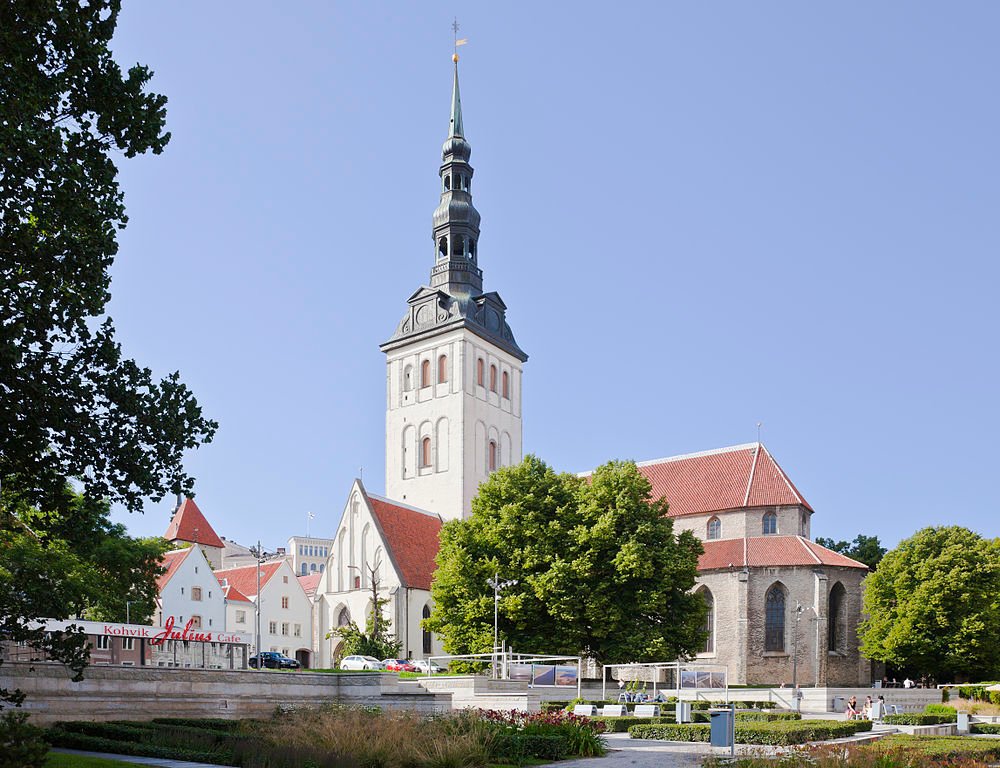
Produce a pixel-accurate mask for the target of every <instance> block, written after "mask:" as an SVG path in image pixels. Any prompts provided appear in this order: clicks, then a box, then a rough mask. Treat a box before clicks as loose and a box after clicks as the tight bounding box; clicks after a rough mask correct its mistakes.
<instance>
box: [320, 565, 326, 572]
mask: <svg viewBox="0 0 1000 768" xmlns="http://www.w3.org/2000/svg"><path fill="white" fill-rule="evenodd" d="M325 570H326V565H325V564H323V563H320V564H319V572H320V573H323V571H325Z"/></svg>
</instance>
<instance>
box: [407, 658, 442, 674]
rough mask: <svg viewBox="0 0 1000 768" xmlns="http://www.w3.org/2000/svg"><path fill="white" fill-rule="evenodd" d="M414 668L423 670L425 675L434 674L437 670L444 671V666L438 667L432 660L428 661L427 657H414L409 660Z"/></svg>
mask: <svg viewBox="0 0 1000 768" xmlns="http://www.w3.org/2000/svg"><path fill="white" fill-rule="evenodd" d="M410 663H411V664H413V666H414V667H415V668H416V671H417V672H423V673H424V674H425V675H436V674H438V673H439V672H446V671H447V670H446V669H445V668H444V667H439V666H438V665H437V664H435V663H434V662H433V661H428V660H427V659H414V660H413V661H411V662H410Z"/></svg>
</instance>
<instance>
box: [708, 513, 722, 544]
mask: <svg viewBox="0 0 1000 768" xmlns="http://www.w3.org/2000/svg"><path fill="white" fill-rule="evenodd" d="M721 537H722V521H721V520H720V519H719V518H717V517H713V518H712V519H711V520H709V521H708V538H709V539H718V538H721Z"/></svg>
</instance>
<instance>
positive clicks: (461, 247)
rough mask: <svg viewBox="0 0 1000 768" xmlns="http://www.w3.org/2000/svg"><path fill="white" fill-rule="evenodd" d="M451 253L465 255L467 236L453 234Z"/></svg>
mask: <svg viewBox="0 0 1000 768" xmlns="http://www.w3.org/2000/svg"><path fill="white" fill-rule="evenodd" d="M451 255H452V256H464V255H465V236H464V235H452V237H451Z"/></svg>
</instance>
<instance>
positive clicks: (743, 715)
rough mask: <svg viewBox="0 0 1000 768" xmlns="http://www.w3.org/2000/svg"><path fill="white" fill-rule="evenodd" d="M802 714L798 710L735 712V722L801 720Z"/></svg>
mask: <svg viewBox="0 0 1000 768" xmlns="http://www.w3.org/2000/svg"><path fill="white" fill-rule="evenodd" d="M801 719H802V715H801V714H799V713H798V712H763V711H762V712H737V713H736V722H740V721H741V720H742V721H744V722H763V723H773V722H776V721H779V720H801Z"/></svg>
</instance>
